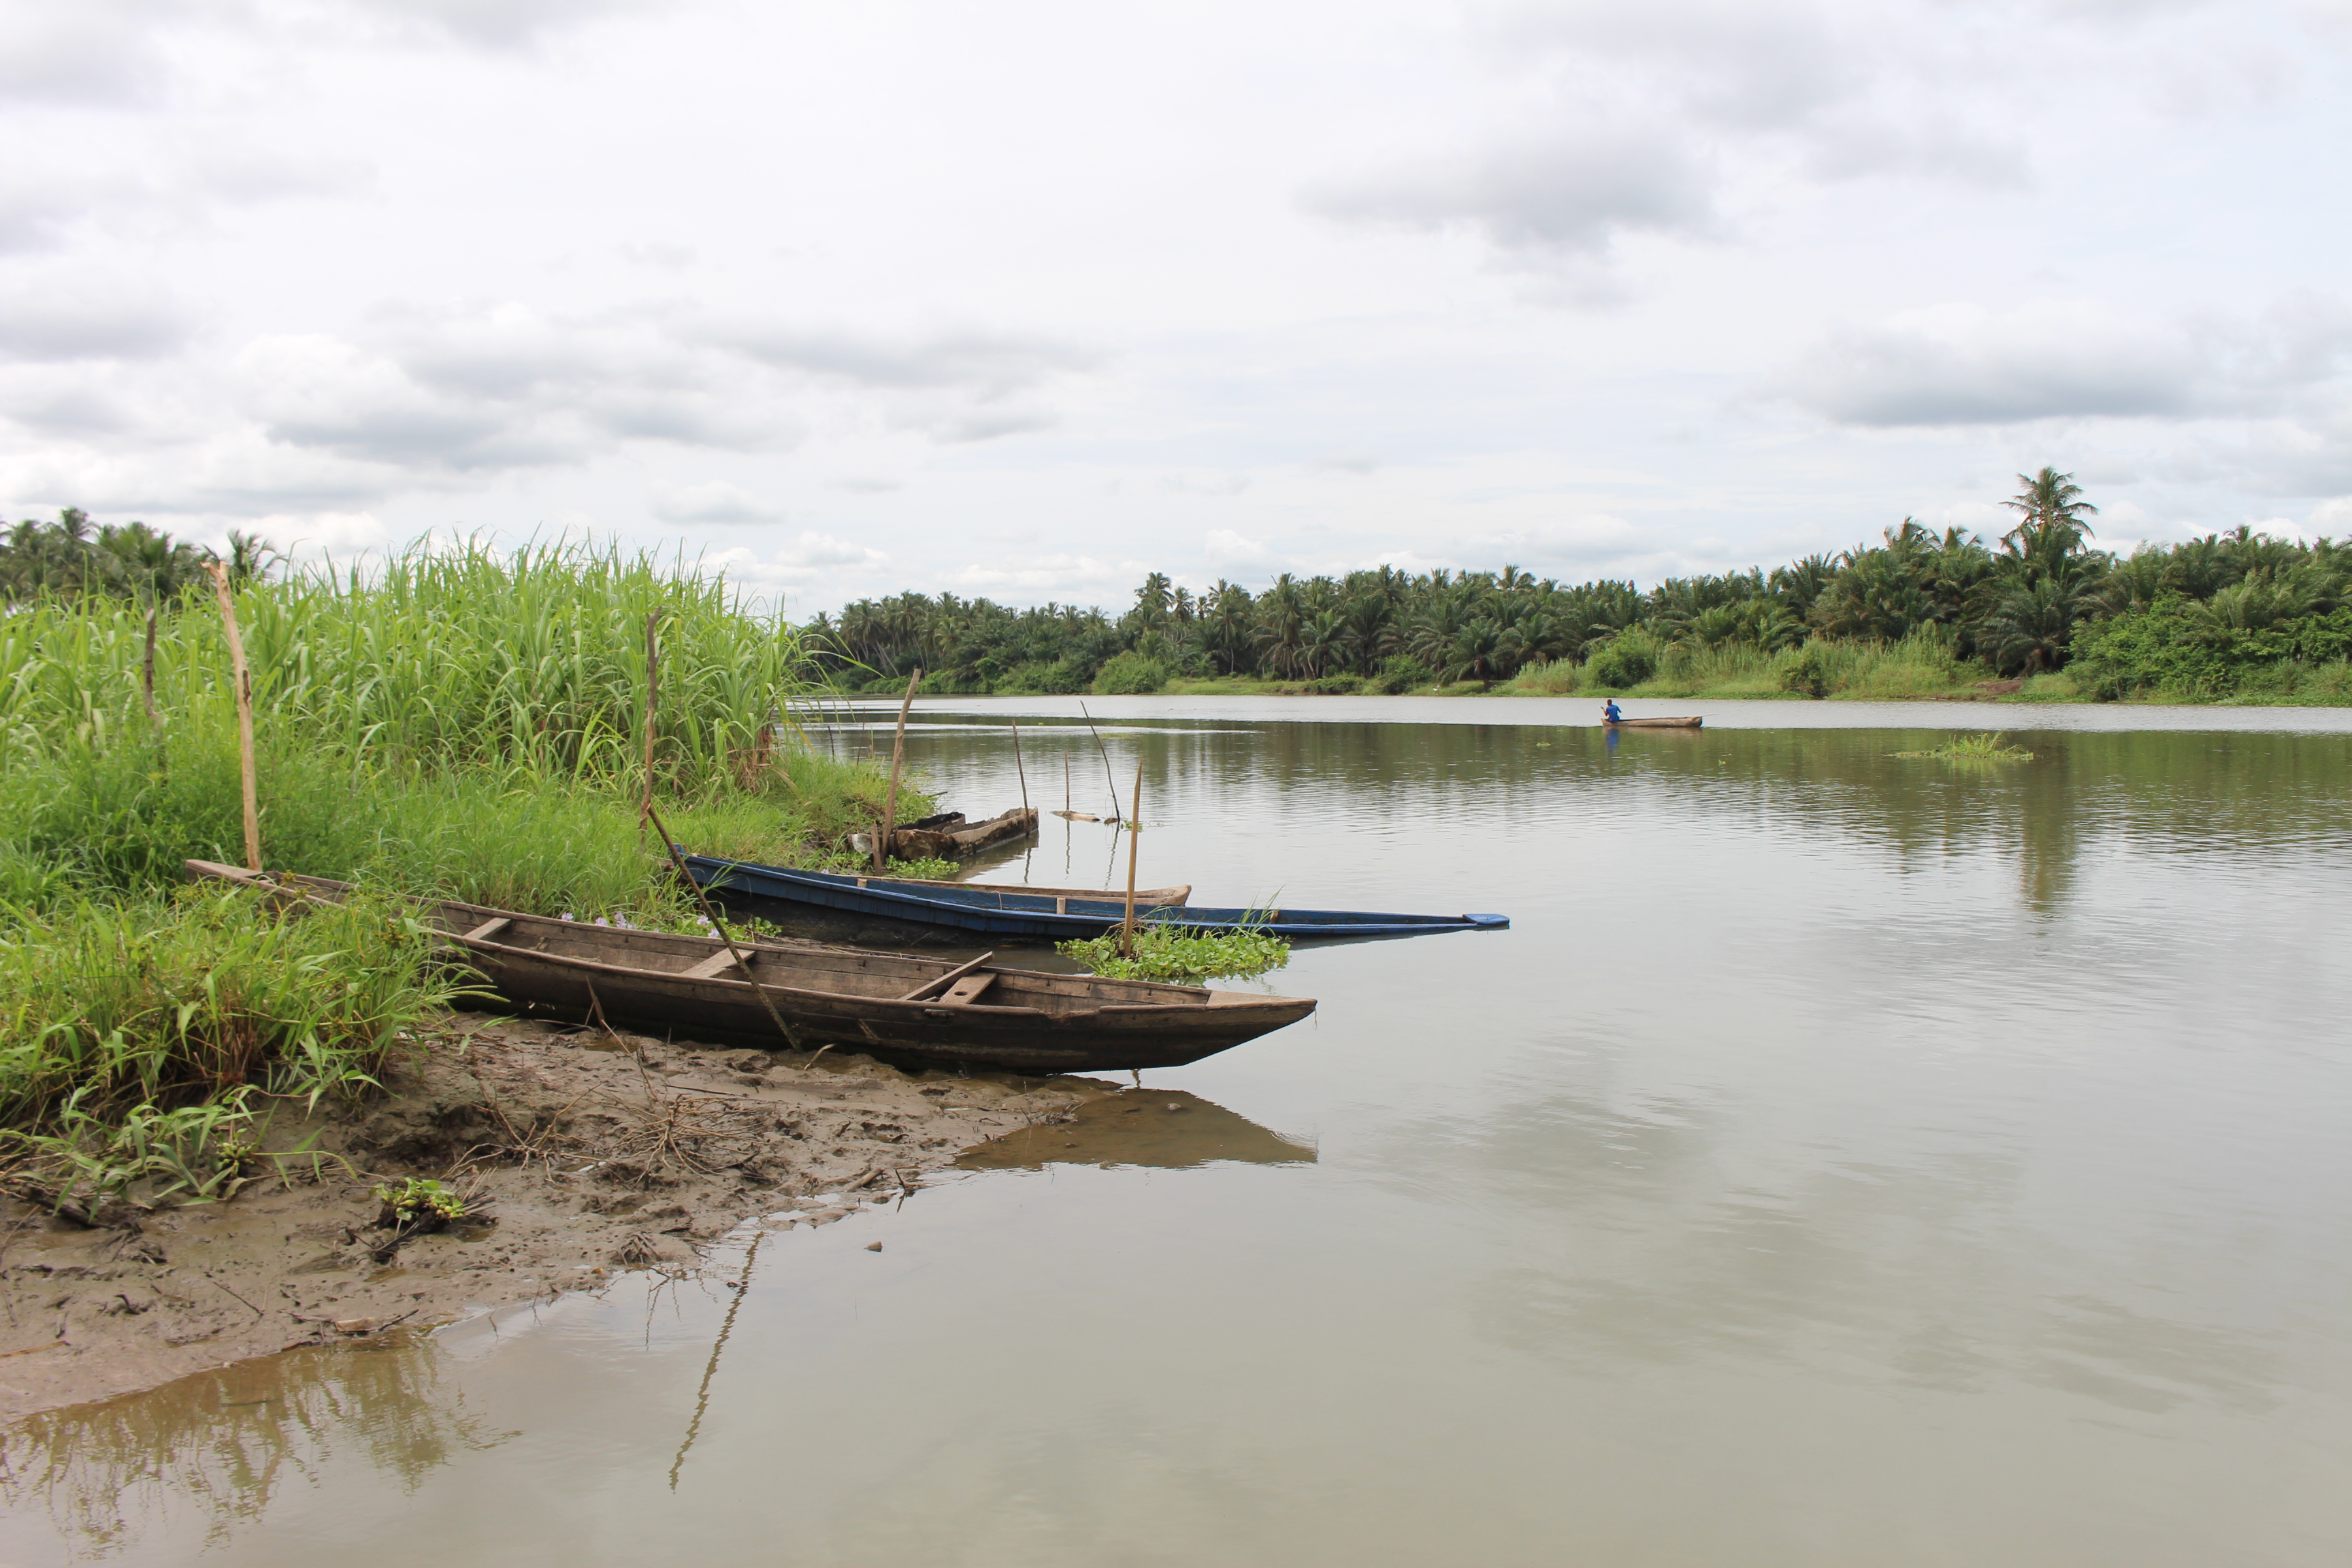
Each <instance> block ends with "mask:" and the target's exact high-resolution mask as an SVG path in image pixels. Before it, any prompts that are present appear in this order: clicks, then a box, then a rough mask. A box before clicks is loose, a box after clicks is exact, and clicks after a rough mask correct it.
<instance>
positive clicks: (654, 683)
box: [637, 610, 661, 823]
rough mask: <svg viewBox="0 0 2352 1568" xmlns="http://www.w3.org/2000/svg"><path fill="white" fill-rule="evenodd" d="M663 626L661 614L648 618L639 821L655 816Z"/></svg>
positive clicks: (648, 616)
mask: <svg viewBox="0 0 2352 1568" xmlns="http://www.w3.org/2000/svg"><path fill="white" fill-rule="evenodd" d="M660 625H661V612H660V611H659V610H654V611H651V612H649V613H648V614H647V615H646V803H645V805H643V806H641V807H640V808H639V809H638V812H637V821H638V822H640V823H644V822H646V821H648V820H650V819H651V818H652V816H653V814H654V700H655V698H656V695H657V694H658V693H659V692H660V690H661V647H660V643H659V641H658V639H657V638H656V635H655V633H656V628H658V627H659V626H660Z"/></svg>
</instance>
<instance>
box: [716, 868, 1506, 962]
mask: <svg viewBox="0 0 2352 1568" xmlns="http://www.w3.org/2000/svg"><path fill="white" fill-rule="evenodd" d="M686 868H687V870H688V873H689V874H691V875H692V876H693V878H694V879H695V880H696V881H697V882H699V883H701V884H702V885H703V887H704V888H705V889H708V890H709V893H710V895H711V897H712V898H713V899H714V900H717V901H718V902H719V904H720V905H721V906H723V907H724V908H726V909H727V910H729V911H730V913H734V914H740V915H751V916H756V917H758V918H759V919H761V920H767V921H774V922H775V923H776V924H778V925H780V926H782V927H784V928H786V929H787V930H792V931H798V932H803V933H806V934H810V935H816V936H821V937H823V938H824V939H825V940H828V941H834V942H852V943H856V944H858V945H861V946H876V945H914V946H938V947H975V946H987V945H990V944H992V943H1001V942H1034V943H1037V944H1040V945H1043V944H1046V943H1051V942H1069V941H1073V940H1076V939H1083V938H1087V937H1097V936H1100V935H1102V934H1103V933H1104V932H1105V931H1110V930H1112V929H1113V928H1115V927H1116V926H1118V924H1119V923H1120V921H1122V920H1123V919H1124V918H1125V916H1126V907H1125V905H1124V903H1123V902H1122V901H1121V900H1119V899H1118V898H1117V897H1116V896H1109V895H1107V896H1105V897H1103V898H1100V899H1072V898H1061V899H1056V898H1054V897H1051V896H1044V895H1038V894H1034V893H1013V892H1003V891H995V890H990V891H982V890H980V889H970V890H966V889H952V888H940V887H924V888H919V889H917V888H912V887H909V886H908V884H907V883H904V882H893V881H891V880H889V879H885V878H879V877H877V878H872V879H866V878H860V877H845V876H838V875H835V874H834V873H832V872H829V871H802V870H796V869H793V868H789V867H782V866H761V865H755V864H753V863H752V862H751V861H748V860H726V859H721V858H718V857H716V856H710V855H689V856H688V857H686ZM1135 918H1136V921H1137V923H1138V924H1147V925H1173V926H1185V927H1190V928H1195V929H1200V930H1206V931H1235V930H1239V929H1241V928H1243V927H1244V926H1249V927H1255V929H1257V930H1260V931H1266V932H1268V933H1269V934H1271V935H1275V936H1279V937H1282V938H1285V939H1286V940H1288V941H1291V942H1334V941H1349V940H1360V939H1362V938H1366V937H1396V936H1426V935H1429V934H1431V933H1433V932H1436V931H1499V930H1501V929H1503V928H1504V927H1506V926H1508V925H1509V924H1510V923H1511V922H1510V921H1508V920H1507V919H1506V918H1504V917H1503V916H1501V915H1397V914H1381V913H1374V912H1369V911H1364V910H1238V909H1202V908H1198V907H1188V906H1181V905H1179V906H1174V907H1160V908H1153V909H1141V908H1139V909H1138V910H1136V911H1135Z"/></svg>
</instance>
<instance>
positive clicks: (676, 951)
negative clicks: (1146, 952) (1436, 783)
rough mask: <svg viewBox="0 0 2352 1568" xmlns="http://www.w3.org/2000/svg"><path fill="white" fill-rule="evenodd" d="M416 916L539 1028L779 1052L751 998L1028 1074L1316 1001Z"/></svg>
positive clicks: (458, 911)
mask: <svg viewBox="0 0 2352 1568" xmlns="http://www.w3.org/2000/svg"><path fill="white" fill-rule="evenodd" d="M186 864H187V871H188V874H189V876H191V877H192V878H201V879H217V880H220V881H224V882H233V883H236V884H237V885H239V886H242V887H248V888H261V889H268V890H269V891H270V892H273V893H275V894H277V895H278V896H279V897H280V898H282V899H286V900H289V901H297V902H300V901H312V902H319V903H336V902H340V901H341V900H342V899H343V898H344V897H346V896H347V895H348V894H349V893H350V891H351V888H350V885H349V884H348V883H343V882H333V881H329V880H327V879H324V878H319V877H300V876H294V875H290V874H287V873H268V874H264V873H259V872H254V871H247V870H246V869H244V868H241V867H236V866H223V865H217V864H215V863H213V862H211V861H205V860H190V861H188V862H187V863H186ZM414 903H415V908H416V909H417V910H419V912H420V913H422V914H423V916H424V918H425V921H427V922H428V923H429V924H431V925H432V926H433V928H434V929H435V930H436V931H437V932H438V933H439V934H440V936H441V937H442V939H443V940H444V941H446V942H447V943H448V944H449V945H450V947H452V948H454V949H457V950H458V951H459V952H462V953H463V954H464V956H465V959H466V962H467V963H468V964H470V965H471V966H472V967H473V968H474V969H475V970H476V971H477V972H478V973H479V974H480V975H481V976H482V978H483V980H484V982H485V983H486V984H488V986H489V988H490V989H491V990H492V991H494V992H496V993H497V994H498V995H499V996H500V997H502V998H503V999H505V1000H506V1001H507V1002H509V1004H512V1005H514V1006H515V1007H516V1008H517V1009H518V1010H520V1012H522V1013H524V1014H527V1015H529V1016H533V1017H553V1018H560V1019H562V1020H564V1021H565V1022H568V1023H589V1022H593V1021H595V1020H597V1019H599V1018H601V1019H603V1020H604V1021H606V1022H609V1023H611V1024H612V1025H614V1026H627V1027H631V1028H635V1029H637V1030H640V1031H642V1032H645V1033H647V1034H655V1035H662V1036H671V1035H682V1036H685V1037H688V1038H691V1039H702V1040H712V1041H718V1042H721V1043H725V1044H731V1045H748V1046H755V1047H761V1048H763V1049H773V1048H777V1047H782V1046H783V1045H784V1044H785V1042H784V1041H782V1040H780V1039H779V1038H778V1037H777V1034H776V1026H775V1022H774V1020H773V1019H772V1018H771V1017H770V1016H769V1015H768V1010H767V1007H766V1006H764V1005H761V1000H760V993H761V992H764V993H766V995H767V998H768V1001H769V1002H770V1003H772V1004H773V1005H774V1006H775V1009H776V1011H777V1012H778V1013H779V1014H781V1015H782V1017H783V1019H784V1021H785V1022H786V1023H787V1024H789V1025H791V1026H792V1027H793V1031H794V1032H795V1033H797V1034H798V1035H799V1036H800V1037H801V1038H802V1041H803V1043H804V1044H806V1045H808V1046H811V1047H815V1046H823V1045H833V1046H844V1047H849V1048H850V1049H853V1050H865V1051H881V1052H883V1053H885V1054H896V1055H900V1056H906V1057H915V1058H925V1059H928V1060H930V1061H935V1062H940V1063H944V1064H947V1065H950V1066H968V1067H989V1068H1006V1069H1009V1070H1011V1071H1013V1072H1023V1073H1039V1074H1045V1073H1061V1072H1116V1071H1125V1070H1128V1069H1130V1068H1169V1067H1181V1066H1183V1065H1184V1064H1185V1063H1187V1062H1196V1061H1199V1060H1200V1059H1201V1058H1202V1057H1207V1056H1213V1055H1214V1054H1216V1053H1217V1052H1219V1051H1223V1050H1228V1049H1230V1048H1232V1047H1234V1046H1237V1045H1240V1044H1242V1043H1243V1042H1244V1041H1246V1040H1254V1039H1255V1038H1257V1037H1259V1036H1260V1035H1265V1034H1270V1033H1272V1032H1273V1031H1274V1030H1276V1029H1279V1028H1282V1027H1283V1026H1286V1025H1289V1024H1295V1023H1297V1021H1298V1020H1299V1019H1301V1018H1304V1017H1306V1016H1308V1015H1309V1014H1311V1013H1313V1012H1314V1011H1315V1003H1314V1001H1313V1000H1312V999H1311V998H1308V997H1302V996H1264V995H1258V994H1254V993H1248V992H1238V991H1211V990H1209V989H1207V988H1205V987H1202V986H1197V985H1165V984H1157V983H1154V982H1150V981H1140V980H1106V979H1103V978H1100V977H1098V976H1095V975H1088V974H1046V973H1039V972H1037V971H1034V970H1026V969H1014V968H1011V967H1008V966H1005V965H1002V964H996V963H981V964H977V965H973V964H969V963H957V962H956V961H955V960H953V959H950V958H932V957H928V956H925V955H922V954H918V953H907V952H861V951H859V950H857V949H855V948H840V947H828V946H825V945H824V944H821V943H815V942H773V941H758V942H753V941H739V942H737V943H736V947H737V949H738V950H740V951H741V952H743V954H744V956H745V958H746V959H747V960H748V961H749V962H750V963H751V968H752V971H753V973H755V974H756V975H757V976H758V981H757V984H758V990H756V991H755V990H754V989H753V981H752V980H751V979H750V978H746V977H744V976H743V975H742V974H741V973H740V970H739V969H738V968H737V965H736V963H735V960H734V957H733V955H732V954H730V952H729V951H728V949H727V944H726V943H724V942H720V941H719V940H718V939H717V938H715V937H699V936H671V935H668V934H666V933H664V932H660V931H631V930H629V929H627V928H625V927H620V926H600V925H596V924H593V923H592V922H587V921H564V920H552V919H550V918H548V917H546V916H543V915H526V914H519V913H517V912H515V911H513V910H494V909H488V908H485V907H483V906H481V905H478V904H466V903H458V902H456V901H454V900H429V899H419V900H414Z"/></svg>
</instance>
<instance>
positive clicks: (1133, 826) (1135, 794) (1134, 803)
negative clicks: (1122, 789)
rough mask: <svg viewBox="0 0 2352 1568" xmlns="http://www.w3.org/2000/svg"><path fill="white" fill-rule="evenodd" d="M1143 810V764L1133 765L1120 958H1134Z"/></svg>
mask: <svg viewBox="0 0 2352 1568" xmlns="http://www.w3.org/2000/svg"><path fill="white" fill-rule="evenodd" d="M1142 809H1143V763H1141V762H1138V763H1136V764H1135V788H1134V790H1133V791H1132V792H1131V793H1130V794H1129V795H1128V797H1127V921H1126V923H1125V924H1123V925H1122V926H1120V927H1119V932H1118V950H1119V952H1120V953H1121V955H1122V956H1124V957H1127V958H1129V959H1132V958H1133V957H1134V956H1135V852H1136V850H1137V849H1138V848H1139V847H1141V846H1140V845H1139V843H1138V840H1139V838H1140V837H1141V836H1142V833H1143V823H1142V821H1141V819H1140V816H1139V813H1140V812H1141V811H1142Z"/></svg>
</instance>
